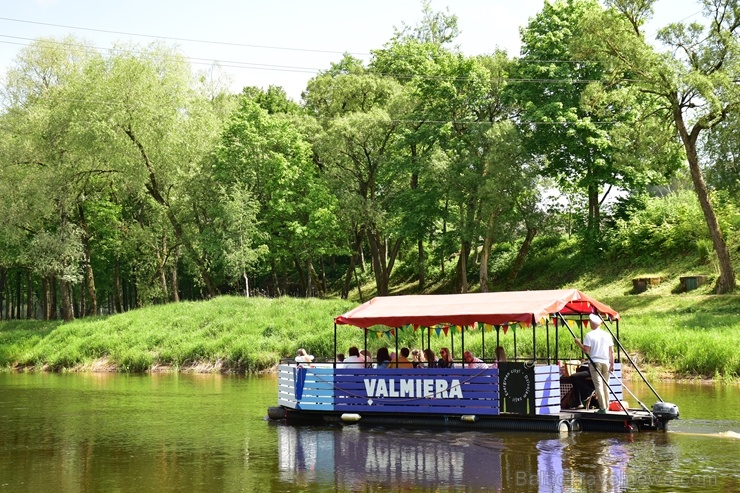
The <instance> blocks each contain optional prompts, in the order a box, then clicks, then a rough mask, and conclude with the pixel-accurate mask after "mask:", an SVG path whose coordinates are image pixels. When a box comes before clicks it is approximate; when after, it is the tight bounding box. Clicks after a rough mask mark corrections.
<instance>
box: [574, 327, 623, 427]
mask: <svg viewBox="0 0 740 493" xmlns="http://www.w3.org/2000/svg"><path fill="white" fill-rule="evenodd" d="M588 322H589V325H591V331H590V332H589V333H588V334H586V337H584V338H583V342H581V340H580V339H579V338H577V337H576V344H578V346H579V347H580V348H581V350H582V351H583V352H584V353H586V354H588V355H589V366H588V369H589V371H590V372H591V379H592V380H593V382H594V388H595V389H596V397H597V398H598V399H599V410H598V411H597V412H598V413H601V414H603V413H605V412H606V410H607V408H608V406H609V386H608V383H607V382H608V381H609V372H612V371H614V341H613V340H612V336H611V335H609V333H608V332H606V331H605V330H603V329H601V323H602V322H603V320H602V319H601V317H600V316H599V315H597V314H595V313H592V314H591V315H589V317H588Z"/></svg>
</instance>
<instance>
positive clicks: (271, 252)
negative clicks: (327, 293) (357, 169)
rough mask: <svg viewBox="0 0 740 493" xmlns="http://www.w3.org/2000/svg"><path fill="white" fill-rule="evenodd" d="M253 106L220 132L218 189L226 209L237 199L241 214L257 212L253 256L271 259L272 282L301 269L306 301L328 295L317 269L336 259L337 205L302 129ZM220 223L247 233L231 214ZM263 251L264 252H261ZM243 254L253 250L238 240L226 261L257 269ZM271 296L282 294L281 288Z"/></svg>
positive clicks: (242, 104) (245, 106)
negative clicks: (253, 207) (318, 262)
mask: <svg viewBox="0 0 740 493" xmlns="http://www.w3.org/2000/svg"><path fill="white" fill-rule="evenodd" d="M254 99H255V98H253V97H251V96H250V95H242V96H241V97H240V101H239V107H238V109H237V111H236V112H234V114H233V115H232V117H231V119H230V121H229V122H228V124H227V125H226V127H225V128H224V130H223V132H222V135H221V144H220V145H219V146H218V148H217V151H216V163H215V172H214V175H213V180H214V184H215V186H217V187H221V188H222V189H224V190H225V192H226V195H227V197H232V198H230V199H229V200H227V201H226V203H227V204H233V206H234V207H236V204H235V203H234V200H236V198H238V197H242V199H243V200H241V201H240V202H241V205H239V207H246V206H247V204H248V202H250V201H251V200H254V202H255V204H258V209H259V210H258V213H257V214H256V215H255V216H254V217H255V221H257V222H258V223H259V232H258V231H257V229H256V228H255V227H254V226H252V227H251V230H252V231H253V232H254V234H253V235H252V243H253V244H254V247H253V248H252V249H253V250H256V252H255V253H259V254H260V255H264V256H265V257H266V258H267V260H268V262H269V265H270V268H271V269H272V270H273V274H274V278H275V279H276V278H277V275H276V272H275V270H276V269H278V268H279V266H283V268H284V269H287V267H286V266H288V265H292V266H296V267H297V270H298V271H299V275H301V277H303V278H304V281H305V282H304V290H305V291H306V293H307V294H308V293H309V292H312V291H313V292H317V293H318V294H319V295H322V294H323V292H324V288H323V287H322V286H321V285H320V283H319V282H318V276H317V275H316V273H315V271H314V267H313V261H314V259H317V258H322V256H323V255H327V254H332V253H335V251H334V250H333V246H334V245H335V244H336V237H337V226H336V219H335V215H336V199H335V198H334V197H332V196H331V195H330V194H329V193H328V191H327V190H326V188H325V187H324V184H323V183H322V182H321V181H320V180H319V179H318V170H317V169H316V167H315V166H314V164H313V162H312V155H311V146H310V144H309V143H308V142H306V140H304V138H303V135H302V134H301V132H300V130H299V128H298V127H297V126H296V125H295V124H294V122H293V121H292V120H291V119H290V118H289V117H286V116H285V115H279V114H269V113H268V111H267V110H265V109H263V108H261V107H260V106H259V105H258V104H257V103H256V102H255V101H254ZM246 197H250V198H251V199H250V201H247V200H246ZM232 208H233V207H232ZM224 214H225V216H224ZM218 217H227V218H230V219H228V220H227V221H226V228H227V231H232V232H234V231H241V232H242V233H240V234H243V233H244V232H245V231H246V230H247V229H250V227H249V225H248V224H246V223H245V222H244V221H243V218H242V219H241V220H239V221H236V222H235V220H236V219H238V218H237V216H236V215H235V214H233V213H229V212H228V209H226V210H224V211H223V212H222V213H221V214H219V215H218ZM232 237H233V234H232ZM242 238H244V237H243V236H242ZM259 239H262V241H257V240H259ZM262 242H264V243H262ZM261 244H264V245H265V248H264V249H262V248H261V247H260V245H261ZM227 247H228V245H227ZM234 247H237V248H236V249H235V248H234ZM245 248H246V249H249V248H250V247H249V245H245V243H244V242H243V241H241V240H240V241H239V242H236V243H233V245H232V247H228V248H227V258H239V259H242V260H244V261H246V260H248V262H247V264H249V265H251V264H253V263H254V261H256V257H255V255H254V254H249V256H250V258H249V259H246V258H245V257H244V254H245V250H244V249H245ZM239 252H241V253H239ZM247 253H248V252H247ZM304 268H305V269H306V271H305V273H306V275H305V276H303V275H302V274H303V269H304ZM264 270H267V269H264ZM274 288H275V290H277V289H278V288H279V286H278V285H277V282H275V286H274Z"/></svg>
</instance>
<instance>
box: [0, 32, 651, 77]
mask: <svg viewBox="0 0 740 493" xmlns="http://www.w3.org/2000/svg"><path fill="white" fill-rule="evenodd" d="M0 38H11V39H19V40H24V41H30V42H31V43H18V42H12V41H2V40H0V44H12V45H18V46H30V45H31V44H32V43H33V42H43V43H48V44H53V45H60V46H73V45H72V44H71V43H65V42H63V41H55V40H49V39H37V40H34V39H31V38H24V37H20V36H9V35H5V34H0ZM80 46H83V47H85V48H89V49H92V50H96V51H99V52H105V51H114V49H113V48H110V49H109V48H102V47H99V46H90V45H80ZM118 50H119V51H123V50H122V49H118ZM129 51H130V52H132V53H136V54H142V53H143V52H141V51H137V50H129ZM182 59H183V60H186V61H188V62H189V63H192V64H194V65H208V66H211V65H214V64H217V65H218V66H221V67H226V68H241V69H250V70H272V71H281V72H293V73H304V74H305V73H308V74H318V73H320V72H322V71H323V70H325V69H319V68H311V67H295V66H290V65H274V64H267V63H254V62H241V61H229V60H218V59H211V58H198V57H189V56H185V55H182ZM569 62H570V61H569ZM543 63H544V62H543ZM590 63H595V62H590ZM376 75H378V76H382V77H392V78H397V79H414V78H418V79H424V80H445V81H457V82H464V81H468V80H471V78H470V77H448V76H444V75H420V74H393V73H377V74H376ZM491 80H496V81H498V82H510V83H538V84H591V83H594V82H601V81H600V79H577V78H560V79H558V78H543V79H537V78H496V79H491ZM621 82H625V83H626V82H640V81H639V80H634V79H622V81H621Z"/></svg>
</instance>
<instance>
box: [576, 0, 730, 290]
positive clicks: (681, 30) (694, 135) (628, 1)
mask: <svg viewBox="0 0 740 493" xmlns="http://www.w3.org/2000/svg"><path fill="white" fill-rule="evenodd" d="M654 3H655V2H654V0H647V1H642V0H640V1H637V0H618V1H617V0H614V1H611V2H608V4H609V5H611V6H612V7H613V8H612V9H611V10H609V11H608V12H605V13H604V14H603V15H601V14H599V15H592V16H590V17H589V23H588V24H585V25H584V26H585V27H584V28H585V29H586V30H587V32H589V33H590V36H589V37H588V38H589V40H590V43H588V49H589V51H590V52H591V53H593V54H594V55H598V56H599V57H600V59H601V60H602V61H603V63H604V64H605V66H608V68H609V72H608V76H609V80H613V81H616V80H623V79H625V78H628V79H629V82H630V84H632V85H633V86H634V87H636V88H637V89H639V90H640V91H642V92H643V93H645V94H649V95H652V96H654V97H656V98H658V100H659V101H661V102H662V104H663V108H664V109H665V112H666V113H667V115H668V119H669V121H671V122H672V124H673V126H674V129H675V132H676V133H677V135H678V138H679V140H680V142H681V144H682V145H683V148H684V150H685V152H686V158H687V160H688V164H689V170H690V174H691V179H692V181H693V184H694V189H695V191H696V194H697V197H698V198H699V203H700V205H701V208H702V211H703V213H704V219H705V220H706V223H707V226H708V228H709V233H710V236H711V238H712V244H713V245H714V251H715V253H716V254H717V259H718V263H719V269H720V275H719V277H718V279H717V282H716V285H715V291H716V292H717V293H729V292H732V291H733V290H734V289H735V272H734V268H733V266H732V261H731V258H730V252H729V249H728V247H727V243H726V241H725V237H724V234H723V232H722V230H721V228H720V225H719V221H718V219H717V215H716V213H715V211H714V208H713V205H712V200H711V194H710V191H709V188H708V187H707V184H706V181H705V178H704V173H703V170H702V166H701V162H700V147H699V146H700V144H701V141H700V139H699V137H700V135H702V133H703V132H704V131H706V130H709V129H713V128H715V127H717V126H718V125H720V124H721V123H722V122H724V121H725V120H727V119H728V117H729V116H732V117H733V118H734V117H735V115H737V114H738V112H739V111H740V87H738V84H737V81H738V78H739V77H740V42H739V41H738V34H739V33H740V5H738V2H737V1H735V0H702V1H701V2H700V3H701V4H702V7H703V11H704V14H705V15H706V17H707V19H708V24H707V25H706V26H702V25H701V24H699V23H692V24H684V23H677V24H671V25H669V26H668V27H666V28H664V29H662V30H660V32H659V34H658V41H660V42H662V43H663V44H664V45H665V46H667V47H668V48H669V49H670V52H668V53H661V52H659V50H658V49H657V48H656V47H654V46H652V45H651V44H649V43H648V42H647V40H646V38H645V34H644V33H643V32H642V27H643V25H644V22H645V20H646V19H648V18H649V16H650V15H651V14H652V5H653V4H654ZM605 75H607V74H605Z"/></svg>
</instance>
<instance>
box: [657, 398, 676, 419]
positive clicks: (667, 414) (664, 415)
mask: <svg viewBox="0 0 740 493" xmlns="http://www.w3.org/2000/svg"><path fill="white" fill-rule="evenodd" d="M653 414H654V415H655V417H656V418H658V419H659V420H661V421H664V422H665V421H670V420H671V419H678V406H677V405H675V404H671V403H670V402H656V403H655V404H654V405H653Z"/></svg>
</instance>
